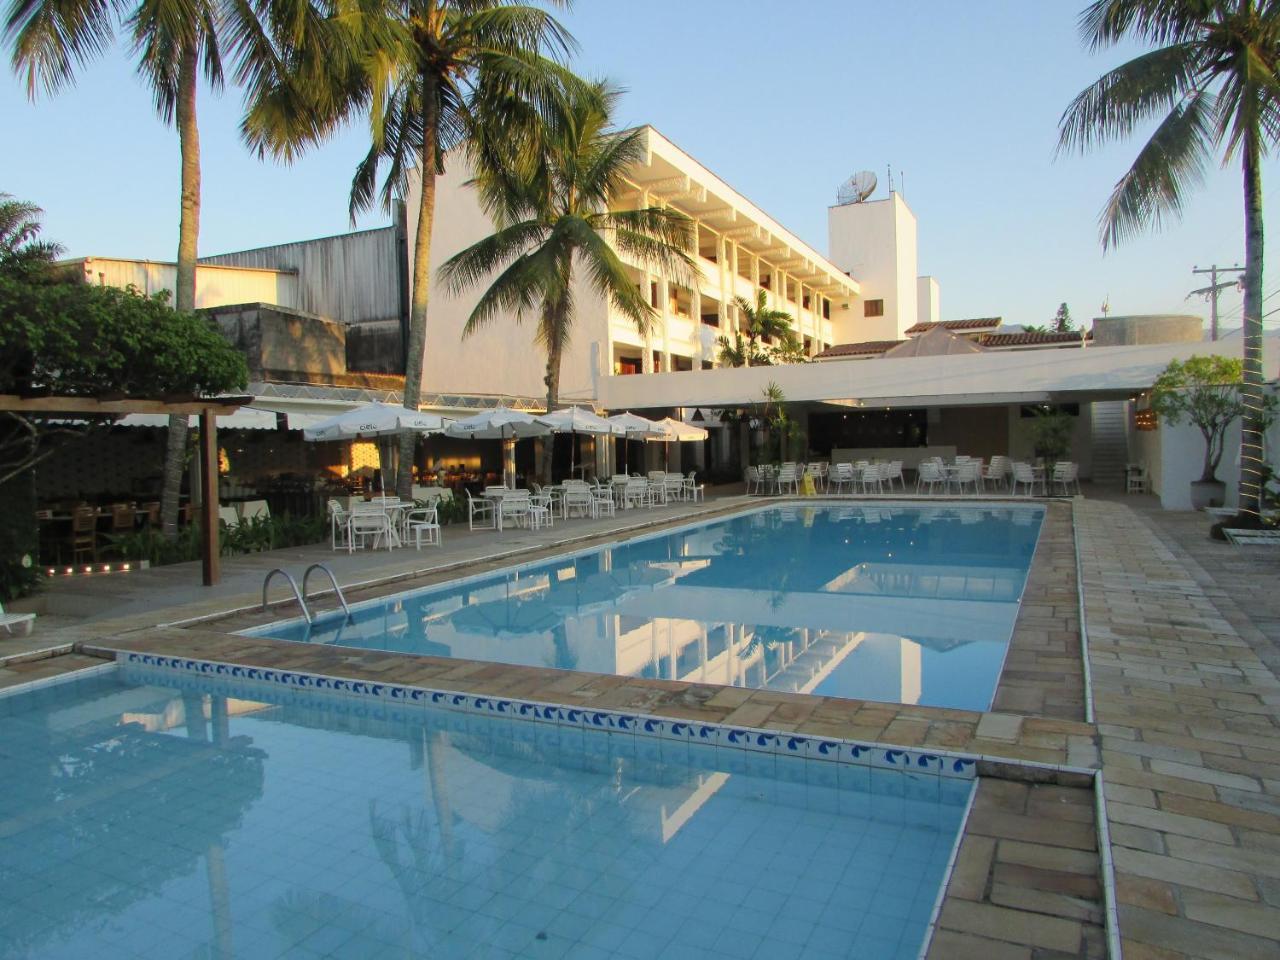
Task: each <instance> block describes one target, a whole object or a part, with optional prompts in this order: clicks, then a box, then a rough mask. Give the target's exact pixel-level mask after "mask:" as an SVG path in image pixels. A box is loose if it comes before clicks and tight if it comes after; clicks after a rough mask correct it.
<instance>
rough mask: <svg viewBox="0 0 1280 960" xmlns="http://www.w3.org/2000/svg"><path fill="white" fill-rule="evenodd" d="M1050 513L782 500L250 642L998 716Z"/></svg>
mask: <svg viewBox="0 0 1280 960" xmlns="http://www.w3.org/2000/svg"><path fill="white" fill-rule="evenodd" d="M1043 513H1044V511H1043V508H1041V507H1038V506H1026V507H1023V506H976V505H974V506H970V505H959V506H957V505H951V504H947V505H942V504H939V505H918V506H917V505H913V506H892V507H889V506H871V505H867V506H863V505H840V506H835V505H820V504H815V505H812V506H810V505H782V506H773V507H767V508H765V509H761V510H757V511H754V512H750V513H747V514H742V515H738V516H735V517H733V518H730V519H726V520H718V521H714V522H710V523H705V524H700V525H697V526H692V527H687V528H683V529H680V530H677V531H675V532H671V533H666V534H661V535H658V536H654V537H648V538H644V539H639V540H633V541H630V542H628V543H625V544H622V545H618V546H612V547H604V548H598V549H594V550H591V551H589V552H585V553H581V554H578V555H574V556H571V557H568V558H561V559H557V560H552V561H547V562H544V563H538V564H533V565H530V566H527V567H518V568H512V569H510V570H508V571H500V572H498V573H495V574H492V575H487V576H484V577H482V578H476V579H472V580H469V581H464V582H461V583H455V584H453V585H447V586H444V587H434V588H426V589H422V590H416V591H411V592H407V593H403V594H397V595H395V596H391V597H387V598H383V599H380V600H376V601H370V602H369V603H366V604H361V605H360V606H358V607H357V608H356V610H355V616H354V619H353V621H351V622H347V621H346V620H345V618H343V617H342V616H340V615H339V616H330V617H324V618H320V619H318V620H317V622H316V623H315V624H313V625H308V624H307V623H306V622H305V621H303V620H296V621H288V622H282V623H276V624H271V625H269V626H266V627H261V628H257V629H255V630H252V631H248V632H249V633H252V634H255V635H260V636H270V637H277V638H281V639H286V640H302V641H309V642H312V643H325V644H337V645H342V646H350V647H363V648H373V649H379V650H394V651H402V652H408V653H418V654H429V655H433V656H440V657H460V658H466V659H474V660H487V661H497V662H502V663H517V664H526V665H532V666H549V667H558V668H562V669H568V670H588V671H594V672H600V673H612V674H618V675H623V676H636V677H660V678H665V679H678V680H689V681H697V682H705V683H720V684H730V685H735V686H747V687H761V688H769V689H777V690H786V691H791V692H800V693H815V694H820V695H830V696H840V697H851V698H856V699H868V700H884V701H891V702H898V703H920V704H926V705H930V706H940V707H958V708H964V709H976V710H981V709H986V708H987V707H988V706H989V705H990V702H991V699H992V696H993V695H994V692H995V686H996V682H997V680H998V677H999V672H1000V669H1001V666H1002V664H1003V662H1004V657H1005V651H1006V650H1007V648H1008V643H1009V638H1010V635H1011V633H1012V630H1013V625H1014V621H1015V619H1016V617H1017V613H1018V603H1019V600H1020V598H1021V596H1022V590H1023V586H1024V584H1025V581H1026V576H1027V571H1028V569H1029V567H1030V563H1031V558H1032V555H1033V553H1034V551H1035V546H1036V542H1037V538H1038V536H1039V531H1040V526H1041V521H1042V518H1043Z"/></svg>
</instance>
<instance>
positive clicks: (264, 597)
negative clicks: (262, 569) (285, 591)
mask: <svg viewBox="0 0 1280 960" xmlns="http://www.w3.org/2000/svg"><path fill="white" fill-rule="evenodd" d="M277 573H278V574H280V575H281V576H282V577H284V578H285V579H286V580H288V581H289V586H290V587H292V588H293V595H294V597H296V598H297V601H298V606H300V607H301V608H302V615H303V616H304V617H306V618H307V623H313V622H314V621H313V620H312V618H311V611H310V610H308V609H307V601H306V600H304V599H303V596H302V591H301V590H299V589H298V581H297V580H295V579H293V576H292V574H290V573H289V571H288V570H285V569H283V568H281V567H274V568H273V569H272V570H271V571H270V572H269V573H268V574H267V576H266V578H265V579H264V580H263V581H262V612H263V613H266V612H267V588H268V587H269V586H271V578H272V577H274V576H275V575H276V574H277ZM303 582H304V583H305V582H306V578H305V577H304V578H303ZM344 605H345V604H344Z"/></svg>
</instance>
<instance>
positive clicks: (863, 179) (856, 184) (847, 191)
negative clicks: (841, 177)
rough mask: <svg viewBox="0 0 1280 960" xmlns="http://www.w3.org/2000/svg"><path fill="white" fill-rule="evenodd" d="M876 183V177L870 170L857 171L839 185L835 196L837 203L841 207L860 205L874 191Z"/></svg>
mask: <svg viewBox="0 0 1280 960" xmlns="http://www.w3.org/2000/svg"><path fill="white" fill-rule="evenodd" d="M877 182H878V181H877V180H876V175H875V174H874V173H872V172H871V171H870V170H859V171H858V172H857V173H855V174H854V175H853V176H852V177H850V178H849V179H848V180H846V181H845V182H844V183H842V184H840V190H839V191H838V192H837V194H836V199H837V202H838V203H839V205H840V206H842V207H843V206H844V205H846V204H849V203H861V202H862V201H863V200H865V199H867V197H869V196H871V194H872V193H873V192H874V191H875V189H876V183H877Z"/></svg>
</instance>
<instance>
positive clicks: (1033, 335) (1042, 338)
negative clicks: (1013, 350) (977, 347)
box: [978, 331, 1080, 347]
mask: <svg viewBox="0 0 1280 960" xmlns="http://www.w3.org/2000/svg"><path fill="white" fill-rule="evenodd" d="M978 342H979V343H980V344H982V345H983V346H984V347H1032V346H1042V345H1043V346H1047V345H1049V344H1054V343H1079V342H1080V333H1079V331H1075V332H1071V333H1040V332H1037V331H1032V332H1030V333H984V334H983V335H982V336H981V337H979V338H978Z"/></svg>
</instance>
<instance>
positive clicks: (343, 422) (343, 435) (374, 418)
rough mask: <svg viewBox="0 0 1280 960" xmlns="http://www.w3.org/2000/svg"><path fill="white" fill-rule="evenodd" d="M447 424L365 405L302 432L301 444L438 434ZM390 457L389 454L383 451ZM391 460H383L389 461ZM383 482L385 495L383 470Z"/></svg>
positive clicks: (399, 409) (426, 415) (382, 473)
mask: <svg viewBox="0 0 1280 960" xmlns="http://www.w3.org/2000/svg"><path fill="white" fill-rule="evenodd" d="M447 422H448V421H447V420H445V418H444V417H440V416H437V415H436V414H434V413H423V412H422V411H421V410H410V409H408V408H407V407H398V406H395V405H393V404H389V403H366V404H364V405H363V406H360V407H353V408H352V409H350V410H347V411H345V412H343V413H340V414H338V415H337V416H333V417H329V418H328V419H327V420H321V421H320V422H319V423H315V424H312V425H311V426H309V427H306V428H305V429H304V430H303V431H302V437H303V439H304V440H312V441H323V440H353V439H355V438H356V437H385V436H389V435H391V434H394V433H400V432H401V431H402V430H414V431H416V432H418V433H440V432H441V431H442V430H444V427H445V424H446V423H447ZM385 452H387V453H390V451H389V450H388V451H385ZM383 453H384V451H383V450H381V449H379V451H378V461H379V462H380V463H383V464H385V462H386V461H384V460H383ZM393 459H394V456H389V457H387V460H393ZM379 477H380V478H381V479H382V480H383V488H382V490H383V493H384V494H385V493H386V485H385V480H386V470H381V471H380V472H379Z"/></svg>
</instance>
